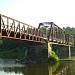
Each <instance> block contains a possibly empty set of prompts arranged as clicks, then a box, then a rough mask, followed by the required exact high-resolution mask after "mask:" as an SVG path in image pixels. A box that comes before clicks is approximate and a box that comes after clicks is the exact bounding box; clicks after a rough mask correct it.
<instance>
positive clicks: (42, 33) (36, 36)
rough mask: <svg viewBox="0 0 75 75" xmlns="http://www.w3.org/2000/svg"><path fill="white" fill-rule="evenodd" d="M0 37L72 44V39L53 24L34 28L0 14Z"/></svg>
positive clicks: (47, 23)
mask: <svg viewBox="0 0 75 75" xmlns="http://www.w3.org/2000/svg"><path fill="white" fill-rule="evenodd" d="M0 37H1V38H12V39H19V40H27V41H32V42H41V43H46V42H48V41H51V42H56V43H64V44H69V43H70V44H74V37H73V36H72V35H70V34H66V33H65V31H64V30H63V29H61V28H60V27H59V26H57V25H56V24H54V23H53V22H43V23H40V24H39V26H38V28H35V27H33V26H31V25H28V24H26V23H23V22H20V21H18V20H15V19H13V18H10V17H7V16H5V15H2V14H0Z"/></svg>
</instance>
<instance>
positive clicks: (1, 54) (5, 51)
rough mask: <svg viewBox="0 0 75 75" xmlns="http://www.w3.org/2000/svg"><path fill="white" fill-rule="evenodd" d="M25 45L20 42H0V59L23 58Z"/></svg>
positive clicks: (8, 40) (5, 40)
mask: <svg viewBox="0 0 75 75" xmlns="http://www.w3.org/2000/svg"><path fill="white" fill-rule="evenodd" d="M25 46H26V43H25V42H24V41H20V40H12V39H3V40H0V58H8V59H16V58H18V59H21V58H24V57H25V50H26V48H25Z"/></svg>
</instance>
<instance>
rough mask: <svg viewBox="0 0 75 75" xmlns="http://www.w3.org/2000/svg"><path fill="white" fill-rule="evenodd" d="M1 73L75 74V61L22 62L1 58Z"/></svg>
mask: <svg viewBox="0 0 75 75" xmlns="http://www.w3.org/2000/svg"><path fill="white" fill-rule="evenodd" d="M0 75H75V62H58V63H53V64H48V63H39V64H21V63H16V62H15V61H14V60H11V59H0Z"/></svg>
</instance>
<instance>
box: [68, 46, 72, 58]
mask: <svg viewBox="0 0 75 75" xmlns="http://www.w3.org/2000/svg"><path fill="white" fill-rule="evenodd" d="M68 47H69V48H68V49H69V59H70V58H71V46H70V45H68Z"/></svg>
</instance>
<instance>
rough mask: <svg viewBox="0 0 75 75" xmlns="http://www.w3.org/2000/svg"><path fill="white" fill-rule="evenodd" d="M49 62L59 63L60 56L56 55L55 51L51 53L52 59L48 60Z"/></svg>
mask: <svg viewBox="0 0 75 75" xmlns="http://www.w3.org/2000/svg"><path fill="white" fill-rule="evenodd" d="M48 61H49V62H53V61H55V62H57V61H59V58H58V56H57V55H56V54H55V52H54V51H51V55H50V57H49V58H48Z"/></svg>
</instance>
